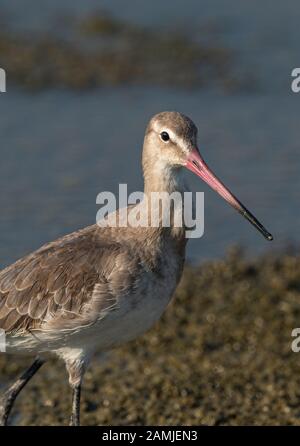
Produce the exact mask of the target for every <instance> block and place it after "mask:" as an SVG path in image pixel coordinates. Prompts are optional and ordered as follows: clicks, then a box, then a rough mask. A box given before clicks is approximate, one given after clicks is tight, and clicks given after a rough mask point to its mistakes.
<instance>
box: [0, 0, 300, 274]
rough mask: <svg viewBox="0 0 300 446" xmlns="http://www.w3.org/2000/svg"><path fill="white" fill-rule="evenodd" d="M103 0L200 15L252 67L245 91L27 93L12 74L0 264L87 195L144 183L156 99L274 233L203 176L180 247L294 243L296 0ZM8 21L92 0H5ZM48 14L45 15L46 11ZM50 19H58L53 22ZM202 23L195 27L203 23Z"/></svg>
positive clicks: (83, 212) (298, 101) (145, 17)
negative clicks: (187, 236) (190, 233)
mask: <svg viewBox="0 0 300 446" xmlns="http://www.w3.org/2000/svg"><path fill="white" fill-rule="evenodd" d="M160 3H161V2H158V1H157V0H155V1H152V2H151V3H146V2H138V1H131V2H129V3H128V4H127V6H126V8H122V7H121V5H122V4H123V3H122V2H121V0H118V1H116V0H115V1H114V2H109V1H108V0H107V1H103V2H101V5H104V6H105V7H106V9H110V10H111V11H113V12H114V13H115V14H116V15H118V16H120V17H122V18H126V19H128V20H131V21H136V22H140V23H145V24H149V25H152V26H156V27H159V26H165V25H164V24H166V26H170V27H175V26H177V27H181V28H184V27H187V24H188V28H189V29H190V30H191V31H190V32H191V34H192V35H193V30H194V34H195V36H197V37H199V35H200V36H201V29H202V28H203V27H204V25H205V26H206V28H205V29H206V35H207V34H209V33H210V32H211V33H212V35H213V36H214V38H215V39H216V41H217V42H222V44H226V45H228V46H230V47H231V48H233V49H234V50H235V52H236V56H235V59H236V60H235V65H236V69H237V70H238V71H239V72H241V73H243V76H246V77H247V76H249V77H251V78H252V77H253V76H254V77H256V79H257V85H258V87H257V88H256V89H255V90H254V91H251V92H246V91H240V92H237V93H234V94H231V95H230V94H226V93H224V92H223V91H222V90H221V89H220V90H219V89H218V88H214V89H209V90H208V89H205V90H196V91H183V90H180V91H179V90H173V89H167V88H164V89H162V88H151V87H122V88H120V87H118V88H111V89H102V90H96V91H90V92H83V93H82V92H80V93H75V92H70V91H69V92H67V91H57V90H51V91H46V92H42V93H39V94H29V93H25V92H23V91H21V90H20V89H17V88H15V87H12V86H10V84H9V73H8V74H7V76H8V86H7V89H8V92H7V93H5V94H2V95H1V96H0V116H1V119H0V140H1V164H0V188H1V194H0V206H1V210H2V212H1V215H0V234H1V235H0V265H1V266H4V265H7V264H9V263H10V262H12V261H14V260H16V259H17V258H18V257H20V256H22V255H24V254H25V253H27V252H30V251H31V250H33V249H35V248H38V247H39V246H40V245H41V244H42V243H44V242H46V241H49V240H52V239H54V238H56V237H57V236H59V235H62V234H65V233H68V232H71V231H72V230H75V229H77V228H79V227H83V226H85V225H88V224H91V223H94V221H95V216H96V212H97V210H98V208H97V206H96V203H95V200H96V195H97V194H98V193H99V192H101V191H103V190H111V191H113V192H116V191H117V190H118V184H119V183H122V182H126V183H128V189H129V191H133V190H141V189H142V177H141V170H140V154H141V145H142V139H143V133H144V129H145V125H146V123H147V121H148V119H149V118H150V116H151V115H152V114H154V113H157V112H158V111H162V110H168V109H169V110H170V109H175V110H178V111H182V112H184V113H185V114H187V115H189V116H190V117H191V118H192V119H193V120H194V121H195V123H196V124H197V126H198V128H199V146H200V149H201V151H202V154H203V156H204V158H205V159H206V161H207V162H208V164H209V165H210V166H211V167H212V169H213V170H214V171H215V173H216V174H217V175H218V176H219V177H220V178H221V179H222V180H223V181H224V182H225V184H227V185H228V186H229V187H230V188H231V189H232V191H233V192H234V193H235V194H236V195H237V196H238V197H239V198H240V199H241V201H242V202H243V203H244V204H245V205H246V206H247V207H248V208H249V209H250V210H251V211H252V212H253V213H254V214H255V215H256V216H257V217H258V218H259V219H260V220H261V221H262V223H263V224H264V225H265V226H266V227H267V229H269V230H270V232H272V233H273V235H274V237H275V240H274V242H272V244H270V243H268V242H267V241H265V240H264V239H263V238H262V237H261V235H260V234H258V233H256V231H255V230H254V229H252V227H250V225H249V224H248V223H247V222H246V221H244V220H243V219H242V218H241V217H240V216H239V215H238V214H237V213H236V212H234V211H233V210H232V209H231V208H230V207H229V206H228V205H227V204H226V203H224V202H223V201H222V200H221V198H219V197H217V196H216V195H215V193H214V192H212V191H210V190H209V189H208V188H207V187H206V186H205V185H203V183H202V182H200V180H198V179H197V178H196V177H193V175H192V174H191V173H187V178H188V180H189V182H190V184H191V186H192V189H193V190H199V191H204V192H205V234H204V236H203V237H202V238H201V239H199V240H193V241H190V242H189V247H188V257H189V258H190V259H191V260H194V261H198V260H202V259H204V258H215V257H218V256H221V255H222V254H223V253H224V252H225V250H226V249H227V247H228V246H230V245H232V244H233V243H240V244H242V245H243V246H245V247H246V248H247V251H248V252H249V253H253V254H256V253H259V252H262V251H264V250H266V249H271V248H272V249H278V248H279V247H281V246H284V245H285V244H286V243H288V242H292V243H298V242H299V235H298V228H299V226H300V207H299V201H300V200H299V199H300V193H299V191H300V175H299V171H300V161H299V147H298V146H299V143H298V141H299V118H298V115H299V111H300V95H297V94H293V93H292V92H291V90H290V82H291V77H290V73H291V71H292V69H293V68H294V67H296V66H299V44H298V41H297V37H298V26H299V25H298V24H299V19H300V8H299V6H298V4H297V2H296V0H289V1H285V2H280V1H272V2H271V1H266V0H264V1H258V0H256V1H252V2H248V3H247V4H246V3H245V2H244V3H241V2H238V1H237V0H236V1H235V0H230V1H227V2H222V1H216V0H214V1H210V2H199V1H196V0H193V1H192V0H189V1H185V2H184V6H183V2H179V1H172V2H171V1H165V2H164V3H163V5H161V4H160ZM2 5H3V6H2V7H3V10H4V12H5V13H6V16H7V17H8V19H9V21H10V23H11V26H13V27H15V28H16V29H23V30H36V29H45V28H47V27H48V28H50V25H49V23H53V22H55V20H57V17H58V16H60V15H61V14H65V15H68V14H69V15H70V14H71V15H74V14H75V15H76V14H77V15H80V14H81V13H82V12H84V13H86V12H88V11H93V10H94V9H95V6H97V7H99V2H97V1H96V0H93V1H92V0H89V1H86V2H79V1H74V0H73V1H72V2H71V1H67V0H60V1H59V2H58V1H57V0H55V1H53V0H51V1H44V2H43V7H42V8H41V7H40V3H39V2H37V1H33V0H27V2H26V8H25V7H22V6H20V3H19V2H18V4H17V2H12V1H11V0H10V1H9V0H2ZM51 17H52V18H53V21H52V19H51ZM57 26H58V25H57ZM203 29H204V28H203Z"/></svg>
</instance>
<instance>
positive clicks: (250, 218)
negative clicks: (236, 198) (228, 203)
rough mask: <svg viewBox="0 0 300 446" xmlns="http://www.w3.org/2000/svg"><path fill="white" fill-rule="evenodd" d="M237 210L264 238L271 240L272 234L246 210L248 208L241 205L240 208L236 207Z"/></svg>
mask: <svg viewBox="0 0 300 446" xmlns="http://www.w3.org/2000/svg"><path fill="white" fill-rule="evenodd" d="M238 211H239V212H240V213H241V214H242V215H243V217H245V218H246V220H248V221H249V222H250V223H251V224H252V225H253V226H254V227H255V228H256V229H257V230H258V231H259V232H260V233H261V234H262V235H263V236H264V237H265V239H267V240H269V241H271V240H273V235H272V234H270V233H269V232H268V231H267V230H266V228H265V227H264V226H263V225H262V224H261V223H260V222H259V221H258V220H257V219H256V218H255V217H254V215H253V214H251V212H250V211H248V209H246V208H245V207H244V206H242V207H241V209H238Z"/></svg>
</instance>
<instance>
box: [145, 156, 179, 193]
mask: <svg viewBox="0 0 300 446" xmlns="http://www.w3.org/2000/svg"><path fill="white" fill-rule="evenodd" d="M186 190H187V188H186V185H185V183H184V180H183V176H182V169H181V168H177V167H170V166H167V165H164V164H161V163H160V162H159V161H157V162H156V163H154V164H153V165H152V166H151V168H144V193H145V194H146V195H147V196H148V197H149V198H150V196H151V193H152V192H167V193H169V194H171V193H172V192H179V193H183V192H185V191H186Z"/></svg>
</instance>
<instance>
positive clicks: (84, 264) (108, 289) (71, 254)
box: [0, 112, 272, 425]
mask: <svg viewBox="0 0 300 446" xmlns="http://www.w3.org/2000/svg"><path fill="white" fill-rule="evenodd" d="M142 165H143V174H144V193H145V197H148V198H150V200H151V193H152V192H168V193H172V192H174V191H178V192H180V193H184V191H185V190H186V187H185V185H184V182H183V181H182V177H181V171H182V168H183V167H187V168H188V169H190V170H191V171H192V172H194V173H195V174H196V175H198V176H199V177H200V178H202V180H204V181H205V182H206V183H207V184H209V185H210V186H211V187H212V188H213V189H214V190H215V191H217V192H218V193H219V194H220V195H221V196H222V197H223V198H224V199H225V200H226V201H227V202H228V203H229V204H231V205H232V206H233V207H234V208H235V209H236V210H237V211H238V212H239V213H240V214H242V215H243V216H244V217H245V218H246V219H247V220H249V222H250V223H251V224H252V225H253V226H255V227H256V229H258V231H260V232H261V233H262V234H263V236H264V237H265V238H266V239H267V240H272V235H271V234H270V233H269V232H267V230H266V229H265V228H264V227H263V226H262V225H261V224H260V223H259V222H258V221H257V220H256V218H255V217H254V216H253V215H252V214H251V213H250V212H249V211H248V210H247V209H246V208H245V207H244V206H243V205H242V203H241V202H240V201H238V200H237V198H235V196H234V195H233V194H232V193H231V192H230V191H229V190H228V189H227V188H226V187H225V186H224V184H222V183H221V181H219V180H218V179H217V177H216V176H215V175H214V174H213V173H212V171H211V170H210V169H209V168H208V166H207V165H206V164H205V162H204V160H203V159H202V157H201V155H200V153H199V151H198V148H197V128H196V126H195V125H194V123H193V122H192V121H191V120H190V119H189V118H188V117H186V116H184V115H182V114H180V113H177V112H163V113H159V114H157V115H155V116H154V117H153V118H152V119H151V121H150V122H149V124H148V127H147V129H146V133H145V139H144V146H143V156H142ZM140 206H143V202H142V203H140ZM117 212H118V211H117ZM184 229H185V228H184V227H181V228H180V227H175V226H174V225H172V224H171V226H170V227H163V225H160V224H159V225H158V226H157V227H151V226H149V227H131V226H127V227H118V226H116V227H109V226H108V227H99V225H97V224H95V225H93V226H89V227H87V228H84V229H82V230H79V231H77V232H74V233H72V234H69V235H66V236H65V237H62V238H60V239H58V240H56V241H54V242H52V243H49V244H46V245H44V246H42V247H41V248H40V249H39V250H37V251H35V252H33V253H32V254H29V255H28V256H26V257H24V258H22V259H21V260H19V261H17V262H16V263H14V264H13V265H11V266H9V267H7V268H6V269H4V270H2V271H1V273H0V328H2V329H4V330H5V333H6V349H7V352H8V353H10V352H12V353H23V354H24V353H28V354H35V355H36V359H35V361H34V362H33V364H32V365H31V367H30V368H29V369H28V370H27V371H26V372H25V373H24V374H23V375H22V376H21V377H20V378H19V379H18V380H17V381H16V383H15V384H13V385H12V386H11V387H10V388H9V389H8V390H7V391H6V393H5V394H4V397H3V398H2V401H1V407H0V423H1V424H2V425H5V424H6V423H7V420H8V416H9V413H10V411H11V408H12V405H13V403H14V401H15V399H16V397H17V395H18V394H19V392H20V391H21V390H22V388H23V387H24V386H25V385H26V383H27V382H28V381H29V380H30V378H31V377H32V376H33V375H34V374H35V373H36V372H37V370H38V369H39V368H40V367H41V365H42V364H43V363H44V361H45V360H46V358H47V354H48V353H53V354H56V355H58V356H59V357H60V358H62V359H63V360H64V361H65V364H66V368H67V371H68V375H69V383H70V386H71V388H72V390H73V400H72V401H73V402H72V415H71V422H70V424H71V425H79V413H80V389H81V383H82V379H83V375H84V372H85V370H86V368H87V366H88V364H89V361H90V358H91V357H92V355H93V353H94V352H95V350H96V349H97V350H100V351H101V350H102V351H107V350H109V349H111V348H113V347H115V346H117V345H120V344H122V343H124V342H127V341H129V340H131V339H134V338H135V337H137V336H138V335H140V334H142V333H144V332H145V331H146V330H148V329H149V328H150V327H151V326H152V325H153V323H154V322H155V321H156V320H157V319H159V317H160V316H161V314H162V313H163V311H164V309H165V308H166V306H167V304H168V302H169V301H170V298H171V296H172V294H173V292H174V290H175V288H176V286H177V284H178V281H179V279H180V277H181V273H182V269H183V265H184V257H185V246H186V242H187V240H186V237H185V231H184Z"/></svg>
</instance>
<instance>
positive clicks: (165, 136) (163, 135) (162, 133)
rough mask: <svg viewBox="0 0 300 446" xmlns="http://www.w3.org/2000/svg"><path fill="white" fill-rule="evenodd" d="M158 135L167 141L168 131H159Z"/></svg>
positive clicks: (168, 137)
mask: <svg viewBox="0 0 300 446" xmlns="http://www.w3.org/2000/svg"><path fill="white" fill-rule="evenodd" d="M160 137H161V139H162V140H163V141H165V142H167V141H169V139H170V136H169V133H167V132H161V134H160Z"/></svg>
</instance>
